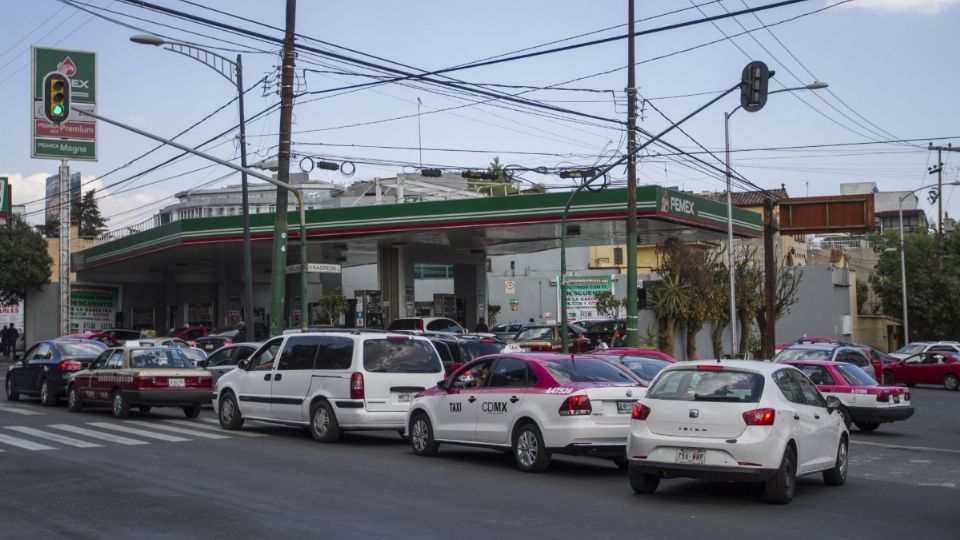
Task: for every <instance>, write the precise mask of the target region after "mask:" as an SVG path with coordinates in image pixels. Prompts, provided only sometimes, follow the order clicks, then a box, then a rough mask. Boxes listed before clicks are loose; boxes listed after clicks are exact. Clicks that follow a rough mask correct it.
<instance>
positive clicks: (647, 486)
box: [630, 467, 660, 495]
mask: <svg viewBox="0 0 960 540" xmlns="http://www.w3.org/2000/svg"><path fill="white" fill-rule="evenodd" d="M659 485H660V477H659V476H657V475H655V474H645V473H642V472H640V470H639V469H634V468H633V467H630V487H632V488H633V491H635V492H637V493H639V494H641V495H645V494H648V493H653V492H654V491H656V490H657V487H658V486H659Z"/></svg>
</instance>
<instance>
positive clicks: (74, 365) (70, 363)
mask: <svg viewBox="0 0 960 540" xmlns="http://www.w3.org/2000/svg"><path fill="white" fill-rule="evenodd" d="M81 368H82V366H81V365H80V362H77V361H75V360H61V361H60V370H61V371H70V370H76V369H81Z"/></svg>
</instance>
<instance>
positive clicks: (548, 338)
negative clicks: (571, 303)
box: [514, 324, 593, 353]
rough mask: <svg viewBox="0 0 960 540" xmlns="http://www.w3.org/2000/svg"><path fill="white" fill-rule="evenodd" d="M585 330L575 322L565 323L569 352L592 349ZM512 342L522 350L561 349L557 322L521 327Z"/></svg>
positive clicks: (549, 350) (555, 350)
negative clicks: (521, 329)
mask: <svg viewBox="0 0 960 540" xmlns="http://www.w3.org/2000/svg"><path fill="white" fill-rule="evenodd" d="M586 332H587V331H586V330H585V329H584V328H583V327H582V326H577V325H575V324H568V325H567V339H568V345H569V350H570V352H573V353H583V352H587V351H589V350H591V349H593V346H592V345H590V339H588V338H587V336H586ZM514 343H516V344H517V345H518V346H520V347H521V348H522V349H523V351H524V352H557V351H559V350H560V349H561V341H560V325H559V324H535V325H531V326H528V327H526V328H524V329H523V331H521V332H520V333H519V334H517V337H516V338H514Z"/></svg>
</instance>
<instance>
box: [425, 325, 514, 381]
mask: <svg viewBox="0 0 960 540" xmlns="http://www.w3.org/2000/svg"><path fill="white" fill-rule="evenodd" d="M417 335H421V336H423V337H425V338H427V339H429V340H430V342H431V343H433V346H434V347H435V348H436V349H437V353H438V354H439V355H440V360H441V361H442V362H443V371H444V373H446V374H448V375H449V374H450V373H451V372H452V371H454V370H456V369H457V368H459V367H460V366H462V365H463V364H465V363H467V362H469V361H471V360H473V359H475V358H479V357H481V356H486V355H488V354H496V353H498V352H500V351H502V350H503V349H504V347H506V346H507V343H506V342H505V341H501V340H499V339H496V338H489V337H476V336H471V335H467V334H462V335H456V336H451V335H447V334H433V333H425V334H417Z"/></svg>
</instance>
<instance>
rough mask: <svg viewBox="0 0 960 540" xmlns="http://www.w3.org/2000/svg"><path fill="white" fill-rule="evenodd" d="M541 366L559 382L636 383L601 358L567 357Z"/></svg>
mask: <svg viewBox="0 0 960 540" xmlns="http://www.w3.org/2000/svg"><path fill="white" fill-rule="evenodd" d="M543 367H545V368H546V369H547V371H548V372H550V375H552V376H553V378H554V379H556V381H557V382H558V383H560V384H570V383H578V382H613V383H628V384H636V380H635V379H632V378H631V377H630V375H627V374H626V373H624V371H623V370H621V369H619V368H617V367H615V366H612V365H610V364H608V363H607V362H605V361H603V360H594V359H590V358H579V359H577V360H575V361H568V360H567V359H564V360H558V361H547V362H544V363H543Z"/></svg>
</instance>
